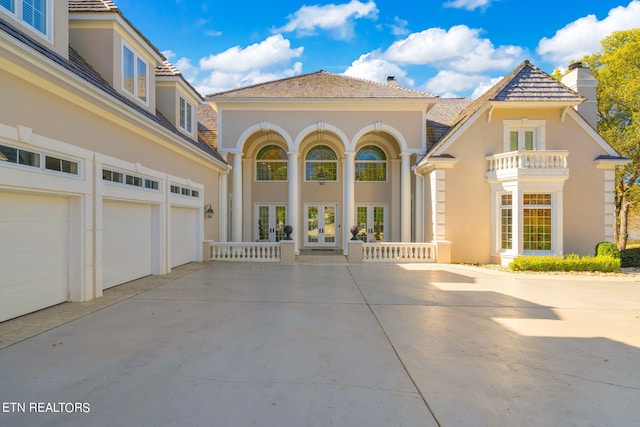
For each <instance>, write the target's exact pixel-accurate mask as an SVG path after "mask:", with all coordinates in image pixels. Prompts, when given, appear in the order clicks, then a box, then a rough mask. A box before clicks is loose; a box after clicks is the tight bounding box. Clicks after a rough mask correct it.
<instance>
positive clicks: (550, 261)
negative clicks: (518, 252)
mask: <svg viewBox="0 0 640 427" xmlns="http://www.w3.org/2000/svg"><path fill="white" fill-rule="evenodd" d="M509 269H510V270H512V271H601V272H614V271H618V270H619V269H620V259H616V258H613V257H612V256H584V257H580V256H578V255H576V254H568V255H567V256H566V257H561V256H522V257H517V258H516V259H514V260H513V262H511V263H510V264H509Z"/></svg>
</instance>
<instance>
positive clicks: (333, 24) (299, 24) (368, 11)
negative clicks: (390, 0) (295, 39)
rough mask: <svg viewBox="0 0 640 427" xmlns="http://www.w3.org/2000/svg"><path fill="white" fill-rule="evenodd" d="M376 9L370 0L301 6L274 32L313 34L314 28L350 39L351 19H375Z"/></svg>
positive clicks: (352, 24)
mask: <svg viewBox="0 0 640 427" xmlns="http://www.w3.org/2000/svg"><path fill="white" fill-rule="evenodd" d="M377 17H378V9H377V8H376V4H375V2H373V1H372V0H370V1H369V2H367V3H362V2H360V1H358V0H351V2H349V3H345V4H339V5H338V4H327V5H323V6H320V5H313V6H302V7H301V8H300V9H298V10H297V11H296V12H295V13H293V14H291V15H289V16H288V19H289V22H288V23H287V24H286V25H284V26H283V27H281V28H278V29H275V30H274V32H276V33H288V32H293V31H295V32H297V33H298V35H301V36H304V35H313V34H315V32H316V29H321V30H325V31H330V32H331V33H332V34H333V35H334V37H336V38H339V39H350V38H352V37H353V35H354V30H353V26H354V23H353V20H354V19H361V18H368V19H374V20H375V19H377Z"/></svg>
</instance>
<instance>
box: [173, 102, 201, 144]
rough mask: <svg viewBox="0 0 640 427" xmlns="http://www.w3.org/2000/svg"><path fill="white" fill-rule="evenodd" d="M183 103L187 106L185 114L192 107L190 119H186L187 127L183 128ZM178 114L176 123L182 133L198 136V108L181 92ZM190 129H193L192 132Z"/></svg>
mask: <svg viewBox="0 0 640 427" xmlns="http://www.w3.org/2000/svg"><path fill="white" fill-rule="evenodd" d="M181 101H184V104H185V114H186V112H187V110H188V108H187V107H191V115H190V117H189V116H187V117H185V118H184V119H185V120H184V122H185V124H186V125H187V126H186V127H183V126H182V124H181V122H182V118H183V117H182V108H181V105H180V104H181ZM176 112H177V113H178V114H177V116H178V120H177V121H176V123H177V124H178V129H180V130H181V131H183V132H184V133H186V134H187V135H189V136H195V134H196V127H197V125H196V114H197V113H196V106H195V105H194V104H193V102H191V101H189V99H188V97H187V96H186V95H184V94H183V93H181V92H178V105H177V108H176ZM188 118H189V119H190V120H189V123H188V124H187V119H188ZM188 127H191V130H189V129H188Z"/></svg>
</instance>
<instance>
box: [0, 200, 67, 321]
mask: <svg viewBox="0 0 640 427" xmlns="http://www.w3.org/2000/svg"><path fill="white" fill-rule="evenodd" d="M68 248H69V199H67V198H64V197H48V196H36V195H28V194H20V193H8V192H0V321H4V320H7V319H11V318H13V317H17V316H21V315H23V314H27V313H30V312H33V311H36V310H40V309H42V308H45V307H49V306H52V305H55V304H59V303H61V302H65V301H67V299H68V289H69V285H68V283H69V280H68V257H69V254H68Z"/></svg>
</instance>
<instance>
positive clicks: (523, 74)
mask: <svg viewBox="0 0 640 427" xmlns="http://www.w3.org/2000/svg"><path fill="white" fill-rule="evenodd" d="M584 100H585V98H584V97H583V96H582V95H580V94H579V93H577V92H575V91H573V90H571V89H569V88H568V87H566V86H565V85H563V84H562V83H560V82H559V81H557V80H556V79H554V78H553V77H551V76H550V75H549V74H547V73H545V72H544V71H542V70H540V69H539V68H538V67H536V66H535V65H533V64H531V63H530V62H529V61H524V62H523V63H521V64H520V65H518V67H516V69H515V70H513V71H512V72H511V73H509V74H508V75H507V76H506V77H504V78H503V79H502V80H500V81H499V82H498V83H496V84H495V85H494V86H493V87H491V88H490V89H489V90H488V91H486V92H485V93H484V94H483V95H482V96H480V97H479V98H477V99H476V100H474V101H473V102H471V103H470V104H469V105H467V107H466V108H465V109H464V110H462V111H461V112H460V114H459V115H458V117H456V119H455V120H454V121H453V123H455V124H454V125H453V127H451V128H450V129H449V131H448V132H447V133H446V135H444V136H443V137H442V138H441V139H440V141H439V142H438V144H436V146H434V147H433V150H435V149H436V148H437V147H439V146H441V145H443V144H444V143H445V142H446V141H447V140H448V139H449V138H450V137H451V136H452V135H453V134H455V132H456V130H458V129H459V128H460V127H462V125H464V123H465V122H466V121H467V120H469V118H471V116H473V114H475V113H476V111H478V110H479V109H480V108H482V107H483V106H484V105H486V104H487V103H488V102H493V101H498V102H504V103H505V104H506V103H509V102H563V103H567V102H568V103H572V104H576V105H577V104H579V103H581V102H583V101H584ZM433 150H431V151H433ZM426 157H429V154H427V156H426Z"/></svg>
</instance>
